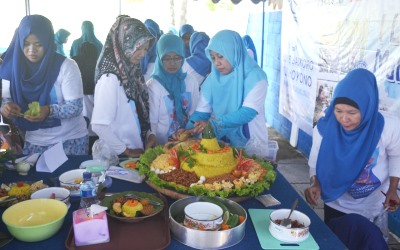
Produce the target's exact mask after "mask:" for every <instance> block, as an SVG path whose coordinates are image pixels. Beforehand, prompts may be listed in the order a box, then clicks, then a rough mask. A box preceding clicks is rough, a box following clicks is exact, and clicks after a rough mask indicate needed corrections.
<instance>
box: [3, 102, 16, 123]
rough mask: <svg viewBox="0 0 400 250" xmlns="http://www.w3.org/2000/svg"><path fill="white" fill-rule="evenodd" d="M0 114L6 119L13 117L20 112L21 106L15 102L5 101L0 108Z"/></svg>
mask: <svg viewBox="0 0 400 250" xmlns="http://www.w3.org/2000/svg"><path fill="white" fill-rule="evenodd" d="M1 114H2V115H4V116H5V117H7V118H8V119H13V118H15V117H17V116H19V115H20V114H21V108H20V106H19V105H18V104H16V103H15V102H9V103H5V104H4V105H3V106H2V108H1Z"/></svg>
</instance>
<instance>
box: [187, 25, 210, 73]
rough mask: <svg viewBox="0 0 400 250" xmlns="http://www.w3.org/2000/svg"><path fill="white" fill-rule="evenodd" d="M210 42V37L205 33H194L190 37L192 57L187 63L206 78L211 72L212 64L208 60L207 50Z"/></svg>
mask: <svg viewBox="0 0 400 250" xmlns="http://www.w3.org/2000/svg"><path fill="white" fill-rule="evenodd" d="M209 41H210V37H209V36H208V35H207V34H206V33H204V32H194V33H193V34H192V36H191V37H190V42H189V46H190V52H191V56H189V57H188V58H186V62H187V63H188V64H189V65H190V66H191V67H192V68H193V69H194V70H195V71H196V72H197V73H199V74H200V75H202V76H204V77H206V76H207V75H208V74H209V73H210V71H211V62H210V61H209V60H208V58H207V56H206V54H205V49H206V47H207V45H208V42H209Z"/></svg>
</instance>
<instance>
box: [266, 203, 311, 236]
mask: <svg viewBox="0 0 400 250" xmlns="http://www.w3.org/2000/svg"><path fill="white" fill-rule="evenodd" d="M289 213H290V209H278V210H275V211H273V212H272V213H271V214H270V216H269V220H270V223H269V232H270V233H271V235H272V236H273V237H274V238H275V239H277V240H280V241H284V242H288V243H298V242H302V241H304V240H306V239H307V238H308V236H309V235H310V232H309V227H310V225H311V220H310V218H309V217H308V216H307V215H305V214H304V213H302V212H300V211H297V210H293V213H292V215H291V216H290V219H291V220H292V223H293V222H294V221H295V220H297V222H298V223H301V224H303V225H304V227H298V228H286V227H284V226H281V225H279V224H278V223H276V222H275V221H276V220H282V219H284V218H287V217H288V215H289Z"/></svg>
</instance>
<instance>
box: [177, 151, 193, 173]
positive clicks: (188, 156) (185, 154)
mask: <svg viewBox="0 0 400 250" xmlns="http://www.w3.org/2000/svg"><path fill="white" fill-rule="evenodd" d="M195 153H196V152H194V151H193V150H191V149H190V148H189V149H188V150H183V148H182V147H179V151H178V157H179V159H182V161H184V162H186V163H187V164H188V166H189V167H190V168H192V167H194V165H195V164H196V160H195V159H193V157H192V156H193V155H194V154H195Z"/></svg>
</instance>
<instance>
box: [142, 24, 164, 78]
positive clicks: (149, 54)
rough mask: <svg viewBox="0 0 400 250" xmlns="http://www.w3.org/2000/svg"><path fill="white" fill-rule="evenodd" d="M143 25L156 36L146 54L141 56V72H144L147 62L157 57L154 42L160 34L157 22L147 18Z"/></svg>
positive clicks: (152, 61) (151, 61)
mask: <svg viewBox="0 0 400 250" xmlns="http://www.w3.org/2000/svg"><path fill="white" fill-rule="evenodd" d="M144 25H146V27H147V29H148V30H149V31H150V33H151V34H152V35H153V36H154V37H155V38H156V39H155V42H154V43H153V45H152V46H151V48H149V51H148V52H147V54H146V55H145V56H144V57H143V59H142V60H141V62H140V67H141V69H142V73H143V74H146V72H147V66H148V65H149V63H154V62H155V61H156V57H157V54H156V44H157V40H158V38H159V37H160V36H161V30H160V26H158V24H157V23H156V22H154V21H153V20H151V19H147V20H146V21H144Z"/></svg>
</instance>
